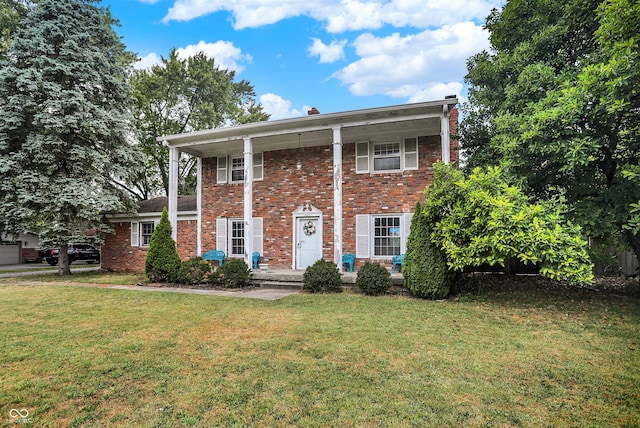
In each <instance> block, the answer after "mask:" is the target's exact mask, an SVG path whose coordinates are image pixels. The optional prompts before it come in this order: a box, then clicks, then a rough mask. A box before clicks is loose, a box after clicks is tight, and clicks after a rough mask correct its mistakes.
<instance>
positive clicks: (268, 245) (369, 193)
mask: <svg viewBox="0 0 640 428" xmlns="http://www.w3.org/2000/svg"><path fill="white" fill-rule="evenodd" d="M455 153H456V159H457V151H456V152H455ZM419 154H420V159H419V166H420V169H419V170H417V171H405V172H398V173H385V174H356V173H355V143H345V144H343V148H342V157H343V168H342V170H343V202H342V203H343V226H342V227H343V252H345V253H346V252H352V253H354V254H355V233H356V231H355V216H356V215H357V214H379V213H385V212H388V213H406V212H413V210H414V207H415V203H416V201H418V200H420V198H421V197H422V192H423V190H424V189H425V188H426V186H427V185H428V184H430V183H431V181H432V178H433V176H432V168H431V165H432V164H433V163H434V162H436V161H438V160H440V159H441V145H440V137H439V136H431V137H426V138H421V139H420V145H419ZM452 158H453V154H452ZM298 162H300V163H301V166H302V168H301V169H300V170H298V169H297V168H296V164H297V163H298ZM216 164H217V159H216V158H207V159H203V168H202V169H203V189H202V211H203V213H202V222H203V225H202V229H203V230H202V241H203V242H202V248H203V251H206V250H210V249H214V248H215V247H216V218H217V217H226V218H241V217H242V216H243V186H242V184H222V185H218V184H217V183H216ZM264 177H265V179H264V180H263V181H255V182H254V183H253V206H254V211H253V216H254V217H262V218H263V222H264V229H263V233H264V252H263V258H262V259H261V262H262V263H267V264H268V265H269V267H271V268H274V267H276V268H290V267H291V265H292V257H293V254H292V245H293V243H292V239H293V216H292V214H293V212H294V211H295V210H296V209H297V208H299V207H300V206H302V205H303V204H304V203H305V202H307V201H308V202H310V203H311V204H312V205H313V206H315V207H316V208H318V209H319V210H320V211H322V213H323V240H324V242H323V245H322V247H323V250H322V253H323V257H324V258H325V259H328V260H333V252H334V248H333V220H334V219H333V147H332V146H330V145H328V146H320V147H311V148H303V149H295V150H294V149H291V150H278V151H273V152H267V153H265V154H264ZM389 262H390V260H389ZM362 263H364V260H358V261H357V264H362Z"/></svg>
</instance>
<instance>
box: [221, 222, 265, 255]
mask: <svg viewBox="0 0 640 428" xmlns="http://www.w3.org/2000/svg"><path fill="white" fill-rule="evenodd" d="M234 221H244V220H243V219H242V218H235V217H234V218H226V217H218V218H217V219H216V249H217V250H222V251H224V253H225V255H226V256H227V257H233V258H236V257H237V258H242V257H244V254H231V248H232V246H231V240H232V239H233V238H232V236H231V235H232V234H231V231H232V227H233V226H232V225H233V222H234ZM252 221H253V251H257V252H259V253H260V255H264V254H263V249H264V231H263V218H262V217H253V219H252ZM245 230H246V229H245ZM244 239H245V251H246V248H247V247H246V242H247V241H246V239H247V236H246V234H245V237H244Z"/></svg>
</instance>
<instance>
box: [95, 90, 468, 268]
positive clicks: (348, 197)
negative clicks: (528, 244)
mask: <svg viewBox="0 0 640 428" xmlns="http://www.w3.org/2000/svg"><path fill="white" fill-rule="evenodd" d="M456 104H457V99H456V98H455V97H447V98H445V99H444V100H438V101H431V102H422V103H416V104H405V105H398V106H389V107H381V108H371V109H364V110H355V111H346V112H340V113H329V114H319V113H317V110H315V109H313V110H311V111H310V112H309V115H308V116H306V117H300V118H293V119H284V120H276V121H267V122H258V123H249V124H245V125H239V126H233V127H226V128H218V129H212V130H206V131H198V132H191V133H185V134H180V135H170V136H164V137H160V140H161V141H164V142H166V144H167V145H168V147H169V151H170V188H169V197H168V198H167V199H162V200H161V201H160V202H158V201H156V202H148V201H146V202H143V203H142V204H141V207H142V209H141V210H140V212H139V213H138V214H136V215H129V216H114V217H112V219H111V221H112V223H113V224H114V226H115V229H116V233H115V234H114V235H111V236H107V237H106V243H105V245H104V247H103V250H102V251H103V254H102V263H103V267H105V268H108V269H114V270H143V269H144V256H145V255H146V247H147V246H148V244H149V237H150V234H151V233H152V232H153V228H154V225H155V223H157V221H158V219H159V217H160V212H161V210H162V207H161V205H162V204H164V203H166V204H167V205H168V210H169V218H170V221H171V223H172V226H173V233H174V239H176V242H177V246H178V252H179V253H180V255H181V257H183V258H185V259H186V258H189V257H194V256H197V255H201V254H202V253H204V252H206V251H208V250H212V249H217V250H222V251H224V252H225V254H226V257H240V258H244V259H245V261H247V264H248V265H249V266H251V254H252V253H253V252H259V253H260V255H261V265H262V266H265V265H268V266H269V268H280V269H294V270H302V269H305V268H306V267H307V266H309V265H311V264H313V263H314V262H315V261H316V260H318V259H320V258H324V259H327V260H332V261H335V262H336V264H338V265H341V263H340V262H341V259H342V255H343V254H345V253H353V254H355V255H356V258H357V259H356V265H361V264H362V263H364V262H365V261H367V260H369V261H377V262H380V263H383V264H387V265H389V264H390V262H391V258H392V257H393V256H394V255H398V254H401V253H404V252H405V248H406V240H407V235H408V234H409V226H410V222H411V216H412V215H413V211H414V209H415V204H416V202H417V201H418V200H420V199H421V197H422V193H423V190H424V189H425V188H426V187H427V185H429V184H430V183H431V181H432V165H433V164H434V163H435V162H437V161H440V160H441V161H444V162H457V160H458V152H457V141H455V140H454V139H452V138H451V137H450V135H451V134H452V133H455V131H456V129H457V119H458V113H457V110H456V109H455V108H454V106H455V105H456ZM180 152H185V153H189V154H191V155H193V156H195V157H197V160H198V183H197V195H195V197H193V196H191V197H185V196H181V197H179V196H178V194H177V188H178V185H177V183H178V157H179V155H180ZM154 204H155V207H154V208H149V207H150V206H153V205H154Z"/></svg>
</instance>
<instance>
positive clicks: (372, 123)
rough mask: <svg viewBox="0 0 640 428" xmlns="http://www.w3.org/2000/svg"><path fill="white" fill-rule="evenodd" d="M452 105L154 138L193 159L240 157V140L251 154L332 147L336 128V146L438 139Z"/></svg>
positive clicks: (391, 108) (431, 104) (380, 110)
mask: <svg viewBox="0 0 640 428" xmlns="http://www.w3.org/2000/svg"><path fill="white" fill-rule="evenodd" d="M457 103H458V99H457V98H455V97H452V98H446V99H444V100H437V101H429V102H422V103H414V104H403V105H396V106H387V107H378V108H371V109H363V110H352V111H346V112H339V113H327V114H314V115H310V116H305V117H297V118H292V119H282V120H274V121H264V122H254V123H248V124H244V125H238V126H230V127H224V128H216V129H210V130H205V131H196V132H189V133H184V134H177V135H167V136H162V137H159V138H158V141H166V142H167V144H168V145H169V147H176V148H178V149H179V150H180V151H182V152H186V153H189V154H192V155H194V156H198V157H203V158H206V157H213V156H222V155H229V154H235V153H239V152H242V148H243V140H244V138H251V140H252V144H253V149H254V151H256V152H260V151H262V152H266V151H272V150H282V149H291V148H303V147H312V146H319V145H329V144H332V143H333V128H336V127H339V128H340V129H341V133H342V142H344V143H349V142H356V141H385V139H391V138H393V139H397V138H402V137H409V136H418V135H439V134H440V132H441V119H442V117H443V114H445V113H443V112H444V111H445V110H446V111H448V110H449V109H450V108H451V107H452V106H454V105H455V104H457Z"/></svg>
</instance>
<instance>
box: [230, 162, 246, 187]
mask: <svg viewBox="0 0 640 428" xmlns="http://www.w3.org/2000/svg"><path fill="white" fill-rule="evenodd" d="M239 181H244V158H231V182H232V183H237V182H239Z"/></svg>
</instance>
